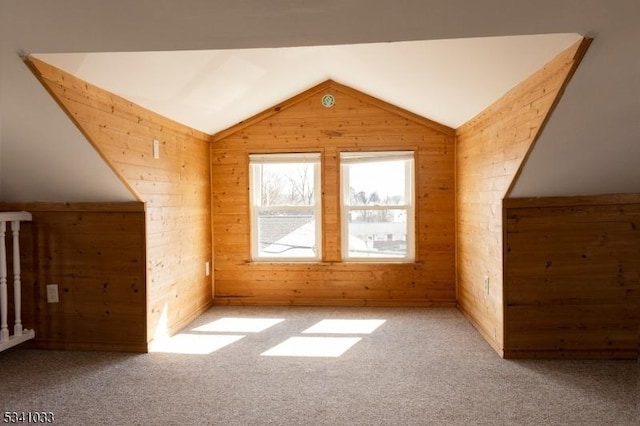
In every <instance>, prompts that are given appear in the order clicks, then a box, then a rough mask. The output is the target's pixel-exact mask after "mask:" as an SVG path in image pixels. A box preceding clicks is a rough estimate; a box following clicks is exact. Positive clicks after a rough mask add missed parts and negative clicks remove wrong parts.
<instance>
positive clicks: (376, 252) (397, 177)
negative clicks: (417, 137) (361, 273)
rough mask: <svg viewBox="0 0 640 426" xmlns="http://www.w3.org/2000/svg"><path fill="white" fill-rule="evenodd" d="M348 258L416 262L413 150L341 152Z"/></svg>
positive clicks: (344, 246) (344, 237) (344, 245)
mask: <svg viewBox="0 0 640 426" xmlns="http://www.w3.org/2000/svg"><path fill="white" fill-rule="evenodd" d="M340 171H341V173H340V176H341V187H342V195H341V199H342V210H341V214H342V258H343V260H355V261H400V262H409V261H413V260H414V257H415V248H414V241H415V231H414V229H415V225H414V222H415V213H414V211H415V209H414V204H415V203H414V153H413V151H384V152H342V153H340Z"/></svg>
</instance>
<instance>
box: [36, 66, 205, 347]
mask: <svg viewBox="0 0 640 426" xmlns="http://www.w3.org/2000/svg"><path fill="white" fill-rule="evenodd" d="M28 65H29V66H30V67H31V69H32V70H33V71H34V73H35V74H36V76H37V77H38V78H39V79H40V81H41V82H42V83H43V85H44V86H45V88H47V90H48V91H49V92H50V93H51V94H52V96H53V97H54V99H56V101H57V102H58V103H59V104H60V105H61V107H62V108H63V109H64V110H65V111H66V112H67V114H68V115H69V117H70V118H71V119H72V120H73V121H74V123H75V124H76V125H77V126H78V128H79V129H80V130H81V131H82V133H83V134H84V135H85V136H86V137H87V139H88V140H89V142H91V143H92V144H93V146H94V147H95V148H96V149H97V151H98V152H99V153H100V154H101V155H102V156H103V158H104V159H105V161H106V162H107V164H109V166H111V168H112V169H113V170H114V171H115V173H116V174H117V175H118V176H119V177H120V178H121V180H122V181H123V183H124V184H125V185H127V187H128V188H129V189H130V190H131V192H132V193H133V194H134V195H135V196H136V197H137V198H138V199H139V200H141V201H143V202H144V203H145V205H146V226H147V228H146V247H147V252H146V257H147V302H146V303H147V322H148V324H147V339H148V340H152V339H153V338H154V337H155V336H157V335H162V334H166V333H167V332H169V333H170V332H172V331H175V330H177V329H179V328H181V327H182V326H184V325H185V324H187V323H188V322H189V321H191V320H192V319H194V318H195V317H196V316H197V315H198V314H199V313H200V312H202V311H203V310H204V309H206V308H207V307H209V306H210V305H211V303H212V301H211V299H212V277H211V276H208V277H207V276H205V263H206V262H207V261H211V259H212V242H211V239H212V237H211V214H210V206H211V198H210V194H211V190H210V160H209V142H210V137H209V136H208V135H206V134H204V133H201V132H198V131H196V130H194V129H191V128H188V127H186V126H184V125H181V124H179V123H176V122H174V121H171V120H169V119H167V118H165V117H162V116H160V115H158V114H155V113H153V112H151V111H148V110H145V109H144V108H141V107H140V106H138V105H136V104H133V103H131V102H129V101H126V100H125V99H122V98H120V97H118V96H116V95H113V94H111V93H109V92H106V91H104V90H102V89H100V88H98V87H95V86H92V85H90V84H88V83H86V82H84V81H82V80H79V79H77V78H75V77H73V76H72V75H70V74H68V73H65V72H64V71H61V70H59V69H57V68H55V67H52V66H50V65H48V64H46V63H44V62H42V61H39V60H37V59H35V58H31V59H29V60H28ZM154 139H157V140H158V141H160V158H159V159H154V158H153V149H152V146H153V145H152V144H153V140H154Z"/></svg>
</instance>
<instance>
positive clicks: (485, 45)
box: [34, 34, 581, 134]
mask: <svg viewBox="0 0 640 426" xmlns="http://www.w3.org/2000/svg"><path fill="white" fill-rule="evenodd" d="M580 38H581V36H580V35H578V34H547V35H530V36H511V37H485V38H469V39H454V40H427V41H407V42H396V43H370V44H356V45H339V46H307V47H289V48H263V49H231V50H200V51H162V52H117V53H57V54H56V53H54V54H35V55H34V56H36V57H37V58H39V59H42V60H43V61H45V62H48V63H49V64H51V65H54V66H56V67H58V68H61V69H63V70H65V71H67V72H69V73H71V74H73V75H75V76H76V77H79V78H81V79H83V80H85V81H88V82H90V83H92V84H95V85H96V86H98V87H101V88H103V89H106V90H108V91H110V92H112V93H115V94H117V95H120V96H122V97H124V98H126V99H128V100H130V101H133V102H135V103H137V104H138V105H142V106H144V107H146V108H149V109H151V110H153V111H155V112H158V113H160V114H162V115H164V116H166V117H169V118H172V119H174V120H176V121H178V122H181V123H183V124H186V125H188V126H191V127H193V128H196V129H198V130H201V131H203V132H207V133H210V134H213V133H215V132H217V131H220V130H223V129H225V128H228V127H230V126H232V125H234V124H236V123H237V122H239V121H242V120H245V119H247V118H248V117H251V116H252V115H254V114H257V113H258V112H260V111H262V110H265V109H267V108H269V107H271V106H273V105H275V104H277V103H279V102H282V101H284V100H286V99H288V98H290V97H292V96H294V95H296V94H298V93H300V92H302V91H304V90H306V89H308V88H310V87H312V86H314V85H316V84H318V83H321V82H323V81H325V80H327V79H332V80H335V81H338V82H340V83H342V84H346V85H348V86H350V87H353V88H355V89H358V90H361V91H363V92H365V93H367V94H370V95H373V96H375V97H377V98H380V99H383V100H385V101H387V102H390V103H392V104H395V105H397V106H400V107H402V108H405V109H407V110H409V111H412V112H414V113H416V114H418V115H421V116H423V117H427V118H430V119H432V120H435V121H437V122H440V123H442V124H445V125H448V126H450V127H453V128H455V127H458V126H460V125H461V124H463V123H465V122H466V121H468V120H469V119H470V118H472V117H473V116H475V115H476V114H478V113H479V112H480V111H482V110H483V109H485V108H486V107H487V106H489V105H490V104H491V103H492V102H494V101H495V100H497V99H498V98H500V97H501V96H502V95H504V94H505V93H506V92H507V91H508V90H509V89H511V88H512V87H514V86H515V85H517V84H518V83H519V82H521V81H522V80H524V79H525V78H527V77H528V76H529V75H531V74H533V73H534V72H535V71H537V70H538V69H540V68H541V67H542V66H543V65H544V64H545V63H547V62H548V61H550V60H551V59H552V58H553V57H555V56H556V55H557V54H558V53H559V52H560V51H562V50H564V49H566V48H567V47H569V46H570V45H571V44H573V43H575V42H576V41H577V40H579V39H580Z"/></svg>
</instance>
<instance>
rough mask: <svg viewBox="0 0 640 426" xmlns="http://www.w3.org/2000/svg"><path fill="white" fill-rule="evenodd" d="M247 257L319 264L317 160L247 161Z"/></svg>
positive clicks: (310, 156) (309, 156) (270, 157)
mask: <svg viewBox="0 0 640 426" xmlns="http://www.w3.org/2000/svg"><path fill="white" fill-rule="evenodd" d="M249 170H250V182H251V183H250V188H249V190H250V197H251V257H252V259H253V260H258V261H261V260H264V261H295V260H299V261H305V260H319V259H320V258H321V255H322V254H321V253H320V246H321V244H320V241H321V237H320V235H321V234H320V232H321V230H320V223H321V220H320V212H321V210H320V197H319V194H320V154H319V153H304V154H252V155H250V156H249Z"/></svg>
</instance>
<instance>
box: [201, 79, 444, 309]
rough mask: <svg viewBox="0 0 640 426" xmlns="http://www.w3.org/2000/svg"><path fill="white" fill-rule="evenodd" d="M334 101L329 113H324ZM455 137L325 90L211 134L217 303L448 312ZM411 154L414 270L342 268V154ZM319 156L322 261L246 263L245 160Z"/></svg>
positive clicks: (377, 104) (346, 92) (350, 94)
mask: <svg viewBox="0 0 640 426" xmlns="http://www.w3.org/2000/svg"><path fill="white" fill-rule="evenodd" d="M325 93H331V94H332V95H333V96H334V97H335V99H336V104H335V106H334V107H333V108H324V107H323V106H322V105H321V97H322V95H324V94H325ZM453 135H454V132H453V130H452V129H450V128H447V127H445V126H442V125H440V124H437V125H436V124H434V123H432V122H431V121H429V120H427V119H424V118H420V117H417V116H414V115H412V114H411V113H408V112H406V111H403V110H400V109H399V108H397V107H394V106H392V105H389V104H386V103H383V102H382V101H380V100H377V99H374V98H371V97H370V96H367V95H364V94H362V93H360V92H357V91H355V90H353V89H350V88H347V87H345V86H342V85H340V84H337V83H335V82H332V81H329V82H326V83H323V84H321V85H319V86H316V87H314V88H312V89H310V90H308V91H307V92H304V93H302V94H300V95H298V96H296V97H294V98H292V99H290V100H289V101H287V102H285V103H283V104H281V105H279V106H277V107H274V108H273V109H271V110H269V111H266V112H264V113H262V114H259V115H258V116H256V117H254V118H251V119H248V120H245V122H243V123H241V124H240V125H238V126H236V127H234V128H231V129H229V130H226V131H223V132H221V133H220V134H218V135H215V136H214V138H213V140H214V142H213V144H212V156H211V157H212V204H213V221H214V239H215V244H214V247H215V251H214V252H215V254H214V256H215V262H214V265H215V299H214V301H215V303H220V304H304V305H322V304H331V305H351V306H362V305H369V306H371V305H383V306H389V305H415V306H432V305H453V304H454V303H455V287H454V273H455V271H454V242H455V238H454V219H453V214H452V213H453V209H454V151H453V148H454V146H453ZM403 149H407V150H415V152H416V202H417V204H416V206H417V208H416V212H417V218H416V219H417V220H416V236H417V238H416V261H415V262H414V263H407V264H381V263H343V262H342V261H341V253H340V250H341V248H340V247H341V242H340V205H339V204H340V203H339V193H340V187H339V185H340V178H339V153H340V151H353V150H403ZM310 151H311V152H320V153H321V154H322V193H323V204H322V208H323V212H322V215H323V217H322V226H323V242H322V244H323V259H322V261H321V262H317V263H266V262H251V261H250V229H249V226H250V225H249V205H248V201H249V198H248V197H249V192H248V191H249V186H248V156H249V154H250V153H269V152H310Z"/></svg>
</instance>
